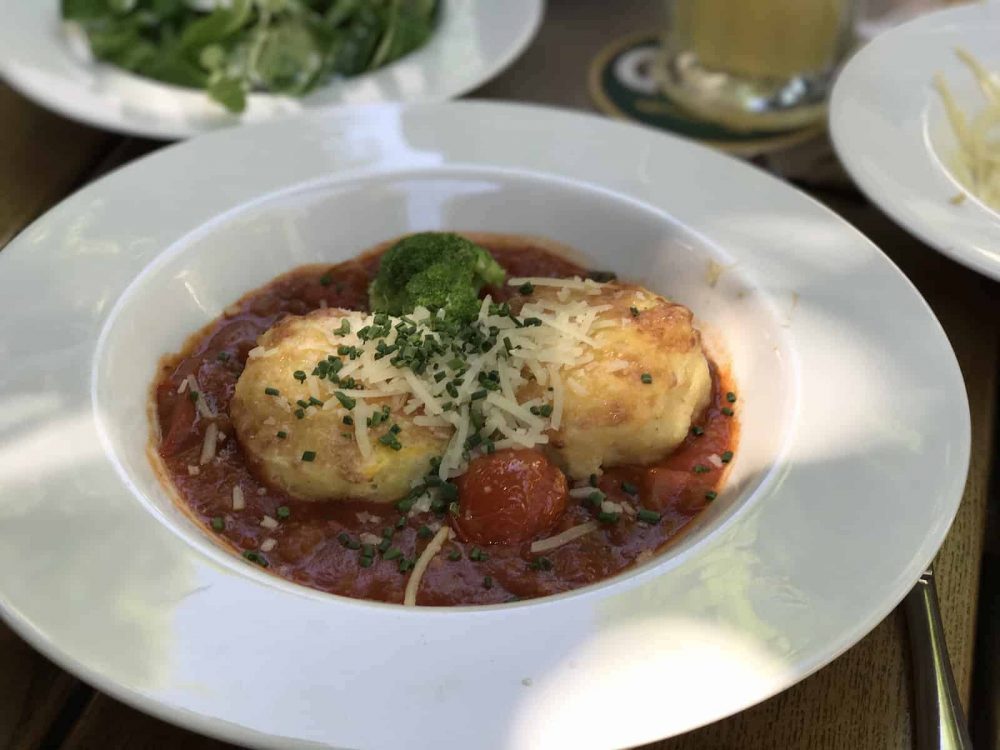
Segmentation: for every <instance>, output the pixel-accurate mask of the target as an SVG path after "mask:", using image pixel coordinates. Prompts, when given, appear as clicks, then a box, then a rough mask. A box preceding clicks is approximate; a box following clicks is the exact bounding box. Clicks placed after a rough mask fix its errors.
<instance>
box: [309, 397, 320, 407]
mask: <svg viewBox="0 0 1000 750" xmlns="http://www.w3.org/2000/svg"><path fill="white" fill-rule="evenodd" d="M309 405H310V406H322V405H323V402H322V401H320V400H319V399H318V398H316V397H315V396H310V397H309Z"/></svg>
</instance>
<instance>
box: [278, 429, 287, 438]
mask: <svg viewBox="0 0 1000 750" xmlns="http://www.w3.org/2000/svg"><path fill="white" fill-rule="evenodd" d="M275 434H276V435H277V436H278V439H279V440H284V439H285V438H286V437H288V433H287V432H285V431H284V430H278V431H277V432H276V433H275Z"/></svg>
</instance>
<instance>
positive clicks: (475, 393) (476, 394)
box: [469, 388, 486, 401]
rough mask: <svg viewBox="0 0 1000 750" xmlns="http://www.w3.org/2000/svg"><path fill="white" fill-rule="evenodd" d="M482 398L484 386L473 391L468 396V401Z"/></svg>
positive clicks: (484, 391) (484, 393) (483, 396)
mask: <svg viewBox="0 0 1000 750" xmlns="http://www.w3.org/2000/svg"><path fill="white" fill-rule="evenodd" d="M484 398H486V389H485V388H483V389H480V390H478V391H473V392H472V395H471V396H469V400H470V401H481V400H482V399H484Z"/></svg>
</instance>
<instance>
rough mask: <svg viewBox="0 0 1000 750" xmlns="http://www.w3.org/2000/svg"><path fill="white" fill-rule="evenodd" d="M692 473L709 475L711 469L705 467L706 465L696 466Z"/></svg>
mask: <svg viewBox="0 0 1000 750" xmlns="http://www.w3.org/2000/svg"><path fill="white" fill-rule="evenodd" d="M692 471H693V472H694V473H695V474H707V473H708V472H710V471H711V469H709V468H708V467H707V466H705V464H695V465H694V468H693V469H692Z"/></svg>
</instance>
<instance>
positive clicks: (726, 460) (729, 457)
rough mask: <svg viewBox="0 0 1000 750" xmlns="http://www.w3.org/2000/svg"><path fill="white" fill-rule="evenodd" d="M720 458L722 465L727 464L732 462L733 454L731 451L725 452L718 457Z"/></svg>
mask: <svg viewBox="0 0 1000 750" xmlns="http://www.w3.org/2000/svg"><path fill="white" fill-rule="evenodd" d="M720 458H721V459H722V463H724V464H728V463H729V462H730V461H732V460H733V452H732V451H726V452H725V453H723V454H722V455H721V456H720Z"/></svg>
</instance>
